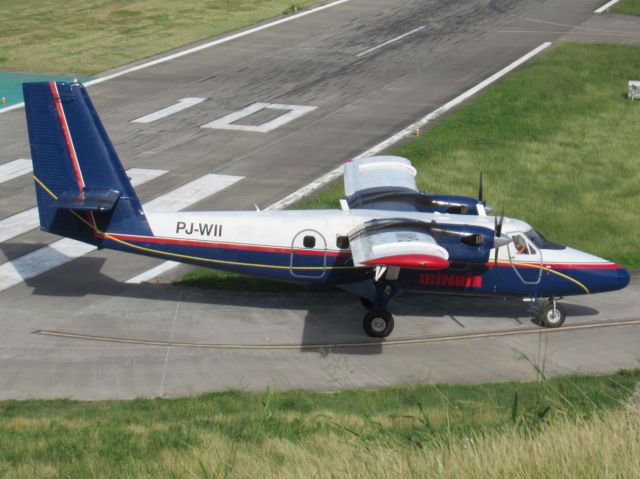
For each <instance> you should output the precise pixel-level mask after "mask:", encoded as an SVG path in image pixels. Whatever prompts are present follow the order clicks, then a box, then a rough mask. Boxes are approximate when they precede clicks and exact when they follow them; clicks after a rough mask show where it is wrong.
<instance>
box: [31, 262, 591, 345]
mask: <svg viewBox="0 0 640 479" xmlns="http://www.w3.org/2000/svg"><path fill="white" fill-rule="evenodd" d="M105 261H106V260H105V259H104V258H96V257H86V256H85V257H82V258H79V259H76V260H74V261H73V262H72V263H69V264H66V265H64V266H61V267H59V268H57V269H55V270H53V271H51V272H49V273H47V274H44V275H41V276H38V277H36V278H34V279H30V280H27V281H26V284H27V285H28V286H29V287H31V288H32V294H34V295H42V296H56V297H84V296H87V295H98V296H116V297H126V298H139V299H145V300H164V301H167V300H177V299H178V298H179V299H180V301H181V302H189V303H201V304H210V305H212V306H216V305H219V306H237V307H253V308H263V309H270V310H282V311H286V310H293V311H306V315H305V319H304V326H303V332H302V337H301V340H300V345H301V351H313V352H318V351H319V350H320V352H321V354H322V353H323V352H331V353H338V354H339V353H345V354H363V355H373V354H380V353H382V351H383V348H384V343H383V342H380V341H379V340H374V339H371V338H368V337H366V336H365V334H364V332H363V330H362V324H361V321H362V318H363V316H364V314H365V310H364V308H363V307H362V306H361V305H360V302H359V300H358V298H357V297H355V296H352V295H350V294H347V293H343V292H340V291H335V292H332V291H329V292H327V291H318V292H300V293H293V292H283V293H280V292H278V293H254V292H236V291H223V290H209V289H201V288H193V287H185V286H173V285H167V284H149V283H146V284H127V283H122V282H120V281H116V280H114V279H112V278H111V277H109V276H108V275H105V274H103V273H102V269H103V266H104V263H105ZM563 305H564V306H565V308H566V310H567V314H568V315H571V316H591V315H596V314H598V311H597V310H595V309H593V308H589V307H586V306H581V305H578V304H571V303H566V302H563ZM528 309H530V305H527V304H526V303H523V302H522V301H521V300H517V299H502V298H478V297H460V296H446V295H434V294H429V295H426V294H425V295H416V294H407V295H404V296H402V297H400V298H398V299H396V300H394V302H393V303H392V305H391V307H390V310H391V311H392V313H393V314H394V315H395V317H396V321H398V320H400V321H401V320H402V319H401V318H402V316H430V317H434V316H435V317H445V318H446V317H448V318H451V319H452V320H453V321H456V322H458V324H459V325H460V326H462V327H464V325H462V323H460V322H459V321H458V320H457V319H456V318H457V317H464V322H465V323H468V322H469V321H472V322H475V321H483V320H486V319H487V318H494V319H495V318H513V319H514V321H517V322H519V323H520V324H526V322H533V319H532V318H533V313H532V312H531V311H528ZM460 331H462V329H461V330H460ZM344 343H358V344H360V343H371V344H370V345H367V347H344V346H341V347H335V345H336V344H344ZM314 345H323V346H322V347H318V348H314V347H313V346H314ZM327 345H329V346H327ZM331 345H333V346H331Z"/></svg>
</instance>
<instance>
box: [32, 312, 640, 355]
mask: <svg viewBox="0 0 640 479" xmlns="http://www.w3.org/2000/svg"><path fill="white" fill-rule="evenodd" d="M637 325H640V319H623V320H618V321H599V322H592V323H585V324H575V325H564V326H562V327H561V328H542V327H537V328H526V329H509V330H500V331H490V332H481V333H464V334H452V335H445V336H428V337H422V338H404V339H386V340H371V341H368V340H367V341H358V342H350V343H348V342H344V343H339V342H327V343H314V344H294V343H283V344H239V343H237V344H232V343H229V344H225V343H195V342H190V341H173V340H170V341H162V340H150V339H134V338H119V337H114V336H98V335H93V334H82V333H73V332H67V331H53V330H47V329H41V330H38V331H34V334H40V335H42V336H53V337H58V338H67V339H80V340H86V341H98V342H105V343H121V344H134V345H139V346H157V347H165V348H166V347H173V348H193V349H247V350H251V349H255V350H288V349H298V350H300V349H343V348H370V347H379V346H407V345H412V344H428V343H444V342H451V341H463V340H467V341H468V340H474V339H488V338H501V337H507V336H521V335H529V334H547V335H550V334H559V333H568V332H571V331H586V330H593V329H603V328H613V327H621V326H637Z"/></svg>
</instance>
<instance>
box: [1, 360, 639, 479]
mask: <svg viewBox="0 0 640 479" xmlns="http://www.w3.org/2000/svg"><path fill="white" fill-rule="evenodd" d="M639 378H640V371H621V372H619V373H618V374H612V375H606V376H593V377H589V376H567V377H560V378H553V379H549V380H544V379H543V378H542V376H540V378H539V380H538V381H536V382H531V383H501V384H484V385H475V386H418V387H395V388H387V389H382V390H378V391H361V390H353V391H345V392H340V393H335V394H322V393H313V392H305V391H291V392H283V393H274V392H264V393H245V392H239V391H231V392H225V393H215V394H207V395H204V396H199V397H192V398H178V399H137V400H134V401H106V402H94V403H86V402H77V401H23V402H18V401H4V402H0V477H2V478H5V477H6V478H16V477H74V478H75V477H274V476H279V477H310V476H317V477H343V476H346V477H365V476H366V477H383V476H384V477H393V476H398V477H406V476H409V477H411V476H415V477H425V476H433V475H439V476H443V477H459V476H460V475H462V476H467V477H479V476H481V475H483V476H484V475H487V474H488V473H489V472H490V471H491V470H493V471H495V472H496V473H498V474H499V475H502V476H504V477H506V476H508V475H510V476H514V477H533V476H531V475H529V476H528V475H527V474H528V472H527V471H533V472H535V475H536V476H537V475H543V476H544V475H547V476H550V475H551V474H556V473H558V474H561V475H563V476H566V475H567V473H568V472H571V471H572V470H575V471H577V472H579V473H580V474H581V475H582V474H587V476H588V475H591V476H592V477H596V476H602V474H603V473H604V474H605V475H606V472H607V471H608V470H615V471H622V473H623V474H627V477H633V475H629V474H630V473H631V472H632V471H633V470H634V467H636V466H637V464H638V462H637V461H638V457H639V456H638V455H637V454H636V453H637V448H638V433H639V430H640V422H639V421H638V417H637V414H635V413H632V411H631V410H629V409H627V406H626V405H627V404H628V403H629V398H630V396H631V394H632V392H633V389H634V387H635V384H636V383H637V381H638V379H639ZM525 451H529V454H524V452H525ZM615 461H618V462H615ZM616 464H617V466H616V467H617V469H610V468H612V467H613V466H614V465H616ZM603 471H604V472H603ZM489 475H493V474H489ZM621 477H624V476H621Z"/></svg>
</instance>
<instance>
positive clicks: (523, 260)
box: [507, 233, 543, 285]
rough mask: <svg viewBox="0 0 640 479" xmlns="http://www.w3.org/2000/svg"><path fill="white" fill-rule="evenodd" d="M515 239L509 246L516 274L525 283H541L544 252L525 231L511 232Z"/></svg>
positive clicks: (510, 259) (510, 260) (512, 265)
mask: <svg viewBox="0 0 640 479" xmlns="http://www.w3.org/2000/svg"><path fill="white" fill-rule="evenodd" d="M511 237H512V238H513V241H512V242H511V243H509V245H508V246H507V248H508V250H509V262H510V263H511V267H512V268H513V269H514V270H515V272H516V276H517V277H518V278H519V279H520V281H522V282H523V283H524V284H529V285H535V284H539V283H540V280H541V279H542V269H543V267H542V252H541V251H540V250H539V249H538V248H537V247H535V246H534V245H533V244H532V243H531V241H529V238H527V237H526V236H525V235H524V234H523V233H513V234H511Z"/></svg>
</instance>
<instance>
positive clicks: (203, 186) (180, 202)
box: [143, 175, 244, 213]
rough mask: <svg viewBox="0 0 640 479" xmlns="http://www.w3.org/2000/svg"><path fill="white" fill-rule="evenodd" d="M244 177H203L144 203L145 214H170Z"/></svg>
mask: <svg viewBox="0 0 640 479" xmlns="http://www.w3.org/2000/svg"><path fill="white" fill-rule="evenodd" d="M243 178H244V176H230V175H205V176H203V177H201V178H198V179H196V180H193V181H191V182H189V183H187V184H186V185H184V186H181V187H179V188H176V189H175V190H173V191H170V192H169V193H167V194H165V195H162V196H160V197H158V198H156V199H154V200H151V201H149V202H148V203H146V204H145V205H144V206H143V208H144V211H145V212H146V213H156V212H163V213H172V212H175V211H180V210H183V209H185V208H188V207H189V206H191V205H193V204H195V203H197V202H198V201H202V200H204V199H205V198H207V197H209V196H211V195H213V194H214V193H218V192H219V191H222V190H224V189H225V188H228V187H229V186H231V185H233V184H234V183H237V182H238V181H240V180H242V179H243Z"/></svg>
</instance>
